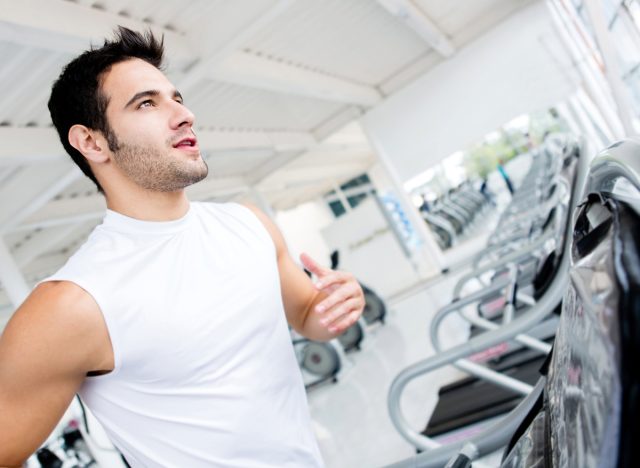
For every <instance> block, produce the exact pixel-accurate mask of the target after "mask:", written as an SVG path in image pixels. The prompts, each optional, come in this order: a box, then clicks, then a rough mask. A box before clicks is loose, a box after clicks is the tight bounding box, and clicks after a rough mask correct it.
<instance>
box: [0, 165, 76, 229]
mask: <svg viewBox="0 0 640 468" xmlns="http://www.w3.org/2000/svg"><path fill="white" fill-rule="evenodd" d="M79 176H80V170H79V169H78V168H77V167H75V166H73V165H72V164H71V163H66V164H57V163H53V164H52V163H50V164H42V165H36V166H29V167H25V168H23V169H21V170H20V171H19V172H18V173H17V174H16V175H14V176H13V177H12V178H11V179H10V180H9V181H8V182H6V183H4V184H3V185H2V187H0V200H11V203H4V204H2V205H0V232H6V231H10V230H11V228H12V227H14V226H16V225H17V224H19V223H20V222H21V221H22V220H23V219H25V218H27V217H29V216H30V215H31V214H32V213H35V212H36V211H38V210H39V209H40V208H41V207H42V206H44V205H45V204H46V203H47V202H49V201H50V200H51V199H52V198H53V197H55V196H56V195H57V194H58V193H60V192H61V191H62V190H64V189H65V188H66V187H67V186H69V184H71V183H72V182H73V181H75V180H76V179H77V178H78V177H79Z"/></svg>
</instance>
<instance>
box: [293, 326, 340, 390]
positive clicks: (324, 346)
mask: <svg viewBox="0 0 640 468" xmlns="http://www.w3.org/2000/svg"><path fill="white" fill-rule="evenodd" d="M292 342H293V348H294V351H295V353H296V356H297V358H298V365H299V366H300V369H301V370H302V371H303V372H302V376H303V379H304V385H305V387H306V388H307V390H309V389H311V388H314V387H317V386H318V385H321V384H323V383H325V382H332V383H336V382H337V381H338V374H339V373H340V370H341V369H342V358H341V353H340V350H339V349H338V346H336V344H335V343H334V342H333V341H330V342H326V343H321V342H318V341H311V340H309V339H307V338H294V339H292Z"/></svg>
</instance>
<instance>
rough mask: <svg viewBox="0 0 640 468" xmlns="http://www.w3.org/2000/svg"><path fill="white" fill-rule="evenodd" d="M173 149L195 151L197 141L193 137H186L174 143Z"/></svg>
mask: <svg viewBox="0 0 640 468" xmlns="http://www.w3.org/2000/svg"><path fill="white" fill-rule="evenodd" d="M173 147H174V148H178V149H187V150H197V149H198V140H196V138H195V137H186V138H183V139H181V140H179V141H178V142H177V143H175V144H174V145H173Z"/></svg>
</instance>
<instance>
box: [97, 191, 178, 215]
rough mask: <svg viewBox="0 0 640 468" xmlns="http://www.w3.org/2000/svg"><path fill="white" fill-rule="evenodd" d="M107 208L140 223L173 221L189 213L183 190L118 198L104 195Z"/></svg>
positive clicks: (146, 192)
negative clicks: (140, 221)
mask: <svg viewBox="0 0 640 468" xmlns="http://www.w3.org/2000/svg"><path fill="white" fill-rule="evenodd" d="M106 199H107V208H109V209H110V210H112V211H115V212H117V213H120V214H122V215H125V216H128V217H130V218H135V219H139V220H142V221H173V220H176V219H180V218H182V217H183V216H184V215H185V214H186V213H187V211H189V200H188V199H187V195H186V193H185V191H184V190H179V191H177V192H149V191H142V192H139V193H136V194H135V195H134V194H132V193H130V192H129V193H126V195H125V196H122V195H121V196H118V195H114V194H109V193H106Z"/></svg>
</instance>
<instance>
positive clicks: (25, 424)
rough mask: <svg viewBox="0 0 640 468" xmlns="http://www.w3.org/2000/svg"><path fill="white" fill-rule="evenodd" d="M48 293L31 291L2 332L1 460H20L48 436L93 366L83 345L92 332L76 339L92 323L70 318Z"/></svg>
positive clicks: (7, 462) (9, 462) (12, 462)
mask: <svg viewBox="0 0 640 468" xmlns="http://www.w3.org/2000/svg"><path fill="white" fill-rule="evenodd" d="M45 289H46V288H45ZM48 299H51V295H48V294H42V293H35V294H32V296H30V297H29V298H28V299H27V301H25V303H24V304H23V305H22V306H21V307H20V309H18V311H16V313H15V314H14V316H13V317H12V319H11V320H10V321H9V323H8V324H7V327H6V328H5V330H4V332H3V334H2V335H1V336H0V466H5V465H16V464H20V463H22V462H23V461H24V460H25V459H26V458H28V457H29V456H30V455H31V454H32V453H33V452H34V451H35V450H36V449H37V448H38V447H39V446H40V445H41V444H42V443H43V442H44V441H45V440H46V438H47V437H48V435H49V434H50V433H51V431H52V430H53V429H54V428H55V426H56V424H57V423H58V421H59V420H60V418H61V417H62V416H63V414H64V412H65V411H66V409H67V407H68V406H69V404H70V403H71V400H72V399H73V396H74V394H75V393H76V391H77V390H78V388H79V387H80V385H81V384H82V382H83V380H84V377H85V375H86V372H87V371H88V370H90V369H89V368H90V367H91V366H90V362H91V360H90V359H88V358H87V356H85V355H83V352H82V349H81V348H82V347H83V346H86V343H87V342H88V341H85V340H90V339H92V338H95V337H91V336H86V337H85V336H82V337H81V338H79V339H78V336H79V334H80V335H86V332H87V326H89V327H90V325H88V324H87V323H83V322H82V320H79V321H73V322H72V323H69V321H68V319H69V318H70V315H69V314H68V313H61V314H56V313H55V312H56V311H55V310H54V306H52V304H51V302H52V301H50V300H48ZM74 327H77V329H74ZM74 340H75V341H76V342H75V343H74V342H73V341H74ZM87 351H91V348H88V349H87Z"/></svg>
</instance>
